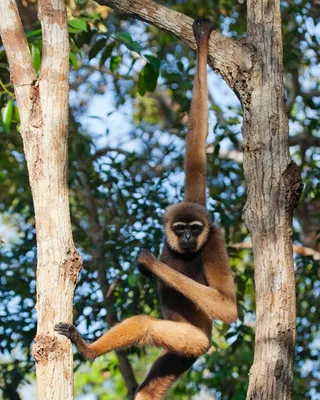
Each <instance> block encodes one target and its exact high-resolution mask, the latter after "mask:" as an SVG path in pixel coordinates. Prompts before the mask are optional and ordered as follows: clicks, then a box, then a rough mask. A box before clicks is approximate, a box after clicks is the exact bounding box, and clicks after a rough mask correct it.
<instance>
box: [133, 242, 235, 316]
mask: <svg viewBox="0 0 320 400" xmlns="http://www.w3.org/2000/svg"><path fill="white" fill-rule="evenodd" d="M137 264H138V265H139V264H142V265H143V266H144V267H145V268H147V269H148V270H149V271H150V272H152V273H153V274H154V275H155V276H156V277H157V278H158V279H159V280H161V281H162V282H163V283H164V284H166V285H167V286H169V287H171V288H173V289H175V290H177V291H178V292H180V293H182V294H183V295H184V296H185V297H187V298H188V299H189V300H191V301H192V302H193V303H194V304H195V305H196V306H197V307H198V308H200V309H201V310H202V311H203V312H204V313H205V314H207V316H208V317H209V318H211V319H213V318H214V319H219V320H221V321H223V322H226V323H231V322H234V321H235V320H236V319H237V305H236V300H235V294H234V283H233V278H232V274H231V271H230V270H229V269H227V268H225V267H221V268H220V271H219V272H218V274H219V273H220V274H221V276H216V277H215V276H210V275H209V278H210V281H209V280H208V284H209V285H210V284H212V285H214V287H211V286H205V285H202V284H201V283H198V282H196V281H194V280H193V279H190V278H188V277H187V276H185V275H183V274H181V273H180V272H177V271H175V270H174V269H172V268H170V267H169V266H168V265H166V264H164V263H162V262H161V261H159V260H157V259H156V258H155V257H154V256H153V255H152V254H150V253H149V252H148V251H146V250H143V251H141V252H140V254H139V255H138V257H137ZM204 268H205V270H206V269H207V270H212V269H213V270H214V269H215V261H214V260H209V261H208V264H206V263H205V264H204ZM218 268H219V267H218ZM206 277H207V274H206Z"/></svg>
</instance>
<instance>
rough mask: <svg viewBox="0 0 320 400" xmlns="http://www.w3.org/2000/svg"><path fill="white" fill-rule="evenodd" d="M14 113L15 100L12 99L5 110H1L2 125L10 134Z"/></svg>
mask: <svg viewBox="0 0 320 400" xmlns="http://www.w3.org/2000/svg"><path fill="white" fill-rule="evenodd" d="M12 113H13V100H12V99H11V100H9V101H8V103H7V104H6V105H5V107H3V109H2V110H1V116H2V123H3V126H4V130H5V131H6V132H9V130H10V125H11V120H12Z"/></svg>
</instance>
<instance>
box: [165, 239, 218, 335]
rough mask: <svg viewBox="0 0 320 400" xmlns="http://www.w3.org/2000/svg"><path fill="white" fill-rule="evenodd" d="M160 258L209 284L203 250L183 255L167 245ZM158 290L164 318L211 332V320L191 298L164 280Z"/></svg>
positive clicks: (193, 278)
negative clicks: (204, 269) (204, 267)
mask: <svg viewBox="0 0 320 400" xmlns="http://www.w3.org/2000/svg"><path fill="white" fill-rule="evenodd" d="M160 260H161V261H162V262H164V263H165V264H167V265H168V266H169V267H170V268H172V269H174V270H176V271H178V272H180V273H181V274H183V275H186V276H187V277H188V278H190V279H192V280H194V281H196V282H198V283H201V284H203V285H207V282H206V279H205V276H204V272H203V254H202V251H201V250H200V251H199V252H197V253H194V254H192V255H189V256H187V257H185V256H182V257H181V256H180V255H179V254H176V253H175V252H173V251H171V249H170V248H169V247H168V246H166V245H165V246H164V248H163V251H162V254H161V257H160ZM158 290H159V297H160V303H161V309H162V315H163V318H164V319H168V320H171V321H180V322H188V323H191V324H193V325H195V326H198V327H199V328H200V329H202V330H203V331H204V332H206V333H207V334H208V335H209V334H210V331H211V320H209V319H208V317H207V316H205V315H204V314H203V312H201V311H200V310H199V309H197V307H196V306H195V305H194V304H193V303H192V302H191V300H189V299H188V298H187V297H186V296H184V295H183V294H182V293H180V292H178V291H176V290H175V289H173V288H171V287H168V286H166V285H165V284H164V283H163V282H159V283H158Z"/></svg>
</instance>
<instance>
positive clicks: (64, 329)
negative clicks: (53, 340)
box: [54, 322, 80, 343]
mask: <svg viewBox="0 0 320 400" xmlns="http://www.w3.org/2000/svg"><path fill="white" fill-rule="evenodd" d="M54 330H55V331H56V332H58V333H59V334H60V335H63V336H66V337H67V338H68V339H70V340H71V342H73V343H76V341H77V339H79V337H80V335H79V332H78V330H77V328H75V327H74V326H73V325H72V324H67V323H66V322H60V323H59V324H57V325H56V326H55V327H54Z"/></svg>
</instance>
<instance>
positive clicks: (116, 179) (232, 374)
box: [0, 0, 320, 400]
mask: <svg viewBox="0 0 320 400" xmlns="http://www.w3.org/2000/svg"><path fill="white" fill-rule="evenodd" d="M166 5H167V6H169V7H172V8H174V9H176V10H178V11H180V12H183V13H185V14H187V15H190V16H193V17H196V16H202V15H208V16H209V17H211V18H212V20H213V21H214V22H215V26H216V29H217V30H219V31H223V32H224V33H225V34H226V35H228V36H230V37H234V38H242V37H243V36H244V33H245V30H246V23H245V12H246V9H245V4H242V3H241V2H232V1H230V0H219V1H215V2H208V1H204V0H200V1H196V0H189V1H187V2H185V1H183V2H182V1H180V2H176V1H168V2H166ZM69 11H70V21H69V32H70V44H71V52H70V63H71V68H72V70H71V71H72V72H71V76H70V84H71V92H70V120H71V121H70V143H69V149H70V151H69V187H70V204H71V215H72V222H73V234H74V239H75V243H76V246H77V248H79V249H80V251H81V254H82V256H83V259H84V269H83V271H82V273H81V276H80V281H79V285H78V287H77V290H76V296H75V322H76V324H77V325H80V329H81V330H82V332H83V333H84V334H85V336H86V337H87V338H88V339H90V340H91V339H93V338H94V337H96V336H98V335H100V334H101V333H102V332H103V331H104V330H105V329H106V328H107V323H106V317H107V316H108V315H109V314H110V313H115V315H116V317H117V319H118V320H120V319H123V318H126V317H128V316H131V315H135V314H138V313H147V314H150V315H154V316H157V315H158V313H159V305H158V299H157V291H156V285H155V283H154V282H153V281H148V280H147V279H145V278H144V277H142V276H141V275H140V274H138V272H137V270H136V268H135V264H134V260H135V256H136V254H137V252H138V250H139V249H140V248H141V247H146V248H150V249H151V250H152V251H153V252H154V253H155V254H157V253H158V252H159V248H160V246H161V240H162V230H161V217H162V213H163V210H164V208H165V207H166V206H167V205H168V204H170V203H172V202H174V201H178V200H180V199H181V198H182V195H183V193H182V184H183V175H182V168H183V149H184V139H185V134H186V121H187V118H186V115H187V112H188V110H189V106H190V98H191V90H192V82H193V76H194V62H195V57H194V53H193V52H192V51H190V49H188V48H186V47H185V46H183V45H182V44H181V43H180V42H178V41H177V40H176V39H175V38H173V37H171V36H170V35H169V34H167V33H164V32H160V31H159V30H158V29H156V28H154V27H152V26H145V25H144V24H143V23H141V22H139V21H133V20H126V19H123V16H119V15H116V14H115V13H113V12H111V11H110V10H109V9H106V8H101V7H97V6H90V7H89V6H87V2H83V1H76V2H75V5H73V6H70V10H69ZM25 12H28V9H26V10H25ZM282 12H283V34H284V62H285V82H286V86H287V90H288V95H287V97H288V106H290V107H289V111H290V124H291V125H290V126H291V132H290V134H291V135H295V134H303V135H305V137H307V136H310V135H311V134H313V135H314V136H316V135H318V131H319V129H318V127H319V124H318V114H319V76H320V74H319V68H318V67H316V64H317V61H318V59H319V40H318V37H317V35H316V30H315V29H316V28H315V26H316V24H317V22H318V21H319V13H318V12H317V10H316V9H315V8H314V7H312V3H311V2H309V1H305V0H303V1H299V2H298V1H293V2H287V1H283V2H282ZM195 13H197V15H195ZM27 38H28V41H29V45H30V51H31V55H32V59H33V64H34V67H35V69H36V71H37V72H38V73H39V72H40V71H41V70H39V67H40V60H41V53H42V43H41V29H40V26H35V25H33V27H32V29H31V28H28V29H27ZM209 79H210V88H209V89H210V94H209V103H210V134H209V145H212V146H211V147H210V149H211V150H210V152H209V154H208V171H207V172H208V178H207V179H208V186H209V195H210V200H209V207H210V212H211V213H212V216H213V219H214V221H215V222H217V223H218V224H220V225H222V226H223V227H224V229H225V232H226V239H227V242H228V244H229V245H230V247H229V253H230V255H231V263H232V268H233V271H234V274H235V279H236V283H237V292H238V293H237V294H238V304H239V321H238V322H237V323H236V324H233V325H232V326H231V327H228V326H226V325H223V324H220V323H215V325H214V329H213V342H212V344H213V346H212V349H211V351H210V352H209V354H207V355H206V356H204V357H202V358H201V359H200V360H199V361H198V362H197V363H196V365H195V366H194V367H193V368H192V369H191V370H190V372H189V373H188V374H186V375H184V376H183V377H181V379H180V380H179V381H178V382H177V384H176V385H175V386H174V388H173V389H172V391H171V394H170V396H169V398H176V399H188V398H191V397H192V396H194V395H196V394H197V393H199V392H200V393H204V394H205V395H206V396H207V398H209V396H210V395H213V394H214V395H215V396H216V398H217V399H239V400H240V399H243V398H245V393H246V389H247V384H248V382H247V376H248V372H249V368H250V366H251V364H252V359H253V343H254V324H255V315H254V287H253V260H252V255H251V252H250V251H248V250H242V251H241V252H240V251H237V250H234V249H233V248H232V247H231V245H232V244H233V243H239V242H243V241H245V240H246V239H247V236H248V234H247V230H246V228H245V226H244V225H243V222H242V219H241V214H242V209H243V206H244V204H245V197H246V194H245V186H244V179H243V174H242V166H241V163H240V164H239V162H238V161H237V160H236V159H235V158H232V157H231V156H230V155H231V153H230V152H231V151H233V152H240V151H241V135H240V124H241V110H240V107H239V104H238V103H237V102H236V101H235V100H234V99H235V97H232V95H231V93H230V92H228V94H227V95H224V92H225V90H226V89H225V86H223V85H222V83H221V81H219V80H218V78H217V77H216V76H213V74H212V73H210V75H209ZM0 85H1V88H0V108H1V109H2V112H1V125H0V187H1V189H2V190H1V191H0V213H1V214H0V218H1V221H2V226H3V228H2V229H1V228H0V229H1V230H0V235H2V236H3V238H4V242H5V243H2V244H1V243H0V246H2V247H0V253H1V261H0V268H1V276H0V282H1V291H0V300H1V304H3V310H1V311H0V316H1V322H2V324H1V327H0V352H1V358H0V367H1V371H2V374H1V376H2V378H1V379H0V387H1V389H2V392H3V397H4V398H6V399H15V398H17V399H18V398H19V397H18V396H19V394H18V391H17V388H18V387H19V385H22V384H23V383H25V382H26V381H27V380H28V379H30V371H32V370H33V362H32V359H31V355H30V348H31V347H30V346H31V343H32V340H33V338H34V336H35V324H36V315H35V308H34V307H35V301H36V296H35V268H36V245H35V229H34V217H33V206H32V197H31V191H30V188H29V184H28V177H27V169H26V162H25V159H24V155H23V149H22V141H21V138H20V136H19V133H18V131H19V122H20V121H19V113H18V110H17V108H16V103H15V97H14V93H13V87H12V84H11V82H10V76H9V71H8V65H7V59H6V55H5V52H4V51H3V48H2V47H1V48H0ZM216 87H217V90H216V89H215V88H216ZM219 93H223V95H221V94H220V95H219ZM97 99H98V100H97ZM96 104H100V105H99V106H98V107H97V106H96ZM101 104H105V107H106V111H105V110H103V111H101V110H100V109H101V107H104V106H101ZM119 121H120V123H119ZM122 123H123V124H125V123H126V124H127V127H128V128H127V129H126V132H125V133H123V132H124V129H123V127H122ZM119 131H121V134H119ZM228 154H229V156H228ZM292 154H293V157H294V159H295V160H296V162H297V163H298V164H299V166H300V167H301V171H302V174H303V177H304V179H305V182H306V183H307V185H306V187H305V191H304V197H303V200H302V203H301V205H300V206H299V209H298V212H297V219H296V221H295V232H294V239H295V240H296V241H297V242H300V243H306V244H307V245H308V246H310V247H313V248H315V249H318V250H319V244H318V242H317V239H316V237H317V232H319V219H320V211H319V210H320V209H319V205H318V202H319V201H318V200H317V199H318V196H319V174H318V168H319V156H318V155H317V153H316V152H315V151H314V148H312V147H311V148H310V147H306V146H303V145H301V146H295V147H294V148H293V149H292ZM97 232H98V234H97ZM99 235H100V236H99ZM312 240H313V241H312ZM101 268H102V271H103V273H102V275H101ZM318 274H319V263H317V262H314V261H313V260H312V259H310V258H306V257H300V256H299V257H296V277H297V289H298V290H297V300H298V302H297V305H298V319H297V348H296V373H295V398H297V399H299V398H305V399H308V398H310V399H311V398H312V396H314V395H315V394H316V393H319V392H320V385H319V376H318V375H317V370H318V371H319V362H318V358H317V357H318V354H319V336H318V333H317V332H318V331H319V318H318V317H317V299H318V296H319V284H318V283H319V281H318ZM101 276H102V277H103V278H106V282H107V285H108V286H107V287H105V286H104V281H103V279H102V278H101ZM110 288H111V289H112V290H111V291H112V310H111V306H110V304H109V306H108V307H107V306H106V303H105V300H104V294H103V293H105V292H106V291H108V290H109V289H110ZM156 354H157V351H156V350H147V351H145V350H141V349H132V351H131V352H130V354H129V358H130V361H131V363H132V366H133V368H134V370H135V373H136V375H137V377H138V378H139V381H141V379H142V378H143V374H144V373H145V372H146V370H147V368H148V367H149V366H150V365H151V363H152V360H153V359H154V358H155V357H156ZM79 364H80V357H79V356H78V355H77V372H76V374H77V375H76V390H77V393H78V396H79V398H80V396H81V394H85V393H88V392H91V393H95V395H96V397H97V398H99V399H103V398H108V399H112V398H114V399H117V398H124V397H125V393H126V389H125V386H124V382H123V379H122V377H121V375H120V372H119V368H118V361H117V358H116V357H115V354H114V353H111V354H109V355H107V356H106V357H103V358H102V359H101V360H97V361H96V362H95V363H93V364H90V367H89V365H88V364H87V363H86V364H83V365H81V366H79ZM308 368H309V369H311V371H309V369H308ZM141 369H142V370H143V374H142V373H141V372H140V370H141Z"/></svg>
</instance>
